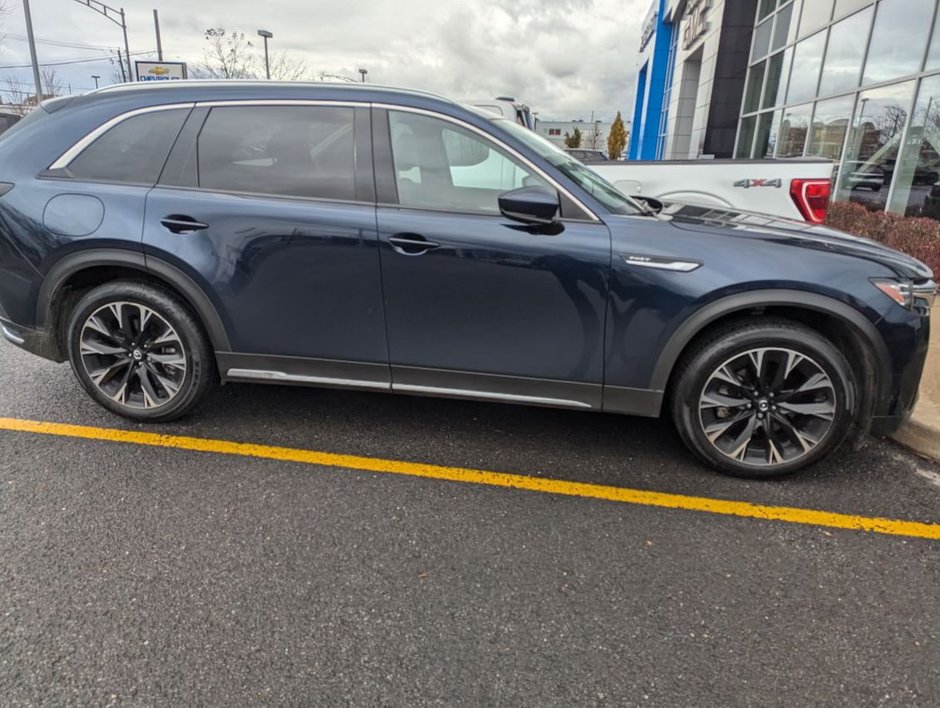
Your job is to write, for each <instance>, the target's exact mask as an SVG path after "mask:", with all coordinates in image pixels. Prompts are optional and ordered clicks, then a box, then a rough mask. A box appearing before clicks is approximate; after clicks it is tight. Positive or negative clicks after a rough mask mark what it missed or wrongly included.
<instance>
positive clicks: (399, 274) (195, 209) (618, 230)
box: [0, 82, 935, 476]
mask: <svg viewBox="0 0 940 708" xmlns="http://www.w3.org/2000/svg"><path fill="white" fill-rule="evenodd" d="M932 277H933V276H932V273H931V272H930V270H929V269H928V268H926V267H925V266H924V265H922V264H921V263H919V262H918V261H916V260H914V259H912V258H909V257H907V256H904V255H902V254H900V253H897V252H895V251H893V250H890V249H888V248H885V247H883V246H880V245H877V244H875V243H872V242H869V241H866V240H863V239H859V238H854V237H852V236H849V235H846V234H842V233H839V232H836V231H833V230H830V229H826V228H822V227H812V226H809V225H807V224H805V223H793V222H785V221H779V220H774V219H771V218H768V217H764V216H759V215H756V214H748V213H739V212H728V211H722V210H716V209H710V208H699V207H692V206H681V205H665V206H664V205H662V204H655V203H641V202H639V201H636V200H633V199H630V198H628V197H625V196H624V195H622V194H620V193H619V192H617V191H616V190H615V189H614V188H612V187H611V186H610V185H609V184H608V183H606V182H605V181H604V180H603V179H601V178H599V177H598V176H596V175H595V174H594V173H593V172H591V171H590V170H589V169H588V168H586V167H585V166H584V165H582V164H580V163H579V162H578V161H577V160H575V159H573V158H571V157H570V156H568V155H566V154H565V153H564V152H563V151H561V150H558V149H557V148H555V147H553V146H552V145H550V144H549V143H547V142H545V141H544V140H542V139H541V138H539V137H538V136H537V135H535V134H534V133H532V132H531V131H529V130H527V129H525V128H523V127H522V126H519V125H517V124H515V123H513V122H511V121H508V120H505V119H502V118H495V117H493V116H487V115H484V114H481V113H478V112H476V111H475V110H473V109H469V108H464V107H461V106H460V105H457V104H455V103H451V102H448V101H446V100H444V99H441V98H437V97H434V96H430V95H426V94H421V93H415V92H406V91H399V90H394V89H385V88H376V87H371V86H340V85H329V84H300V83H291V84H280V83H273V82H263V83H258V82H215V83H199V82H179V83H175V82H174V83H173V84H162V85H157V86H121V87H115V88H110V89H103V90H100V91H96V92H94V93H91V94H86V95H84V96H77V97H69V98H64V99H56V100H53V101H49V102H47V103H45V104H43V106H42V108H41V109H38V110H35V111H33V113H32V114H31V115H30V116H29V117H27V118H26V119H25V120H23V121H22V122H21V123H20V124H18V125H17V126H15V127H14V128H12V129H11V130H9V131H8V132H6V133H5V134H4V135H3V136H2V137H0V322H2V326H3V334H4V336H5V338H6V339H8V340H9V341H11V342H13V343H14V344H17V345H19V346H21V347H23V348H25V349H28V350H29V351H32V352H34V353H36V354H38V355H40V356H44V357H46V358H49V359H52V360H54V361H65V360H66V359H68V360H69V362H70V363H71V365H72V368H73V369H74V371H75V374H76V376H77V377H78V379H79V381H80V382H81V383H82V385H83V386H84V387H85V389H86V390H87V391H88V393H89V394H90V395H91V396H92V397H93V398H94V399H95V400H97V401H98V402H99V403H100V404H101V405H103V406H105V407H106V408H108V409H109V410H111V411H113V412H115V413H118V414H120V415H123V416H126V417H128V418H132V419H134V420H138V421H165V420H170V419H172V418H176V417H177V416H180V415H182V414H184V413H186V412H187V411H189V410H190V409H192V408H193V407H194V406H195V405H196V404H197V403H198V402H199V401H200V400H201V399H203V398H204V397H205V395H206V393H207V392H208V391H209V390H210V388H211V387H212V386H214V385H215V384H217V383H218V382H219V381H221V382H223V383H225V382H232V381H254V382H257V381H263V382H271V383H294V384H307V385H313V386H333V387H340V388H352V389H364V390H373V391H393V392H401V393H410V394H419V395H431V396H446V397H454V398H471V399H483V400H489V401H502V402H511V403H524V404H533V405H544V406H555V407H563V408H574V409H583V410H586V411H607V412H611V413H625V414H630V415H641V416H658V415H660V414H661V413H662V412H663V411H668V412H669V414H670V415H671V417H672V419H673V421H674V422H675V424H676V427H677V428H678V430H679V433H680V435H681V437H682V439H683V440H684V441H685V443H686V444H687V445H688V446H689V448H690V449H691V450H692V451H693V452H694V453H695V454H697V455H698V456H699V457H700V458H702V459H703V460H705V461H706V462H708V463H710V464H711V465H713V466H714V467H716V468H718V469H720V470H722V471H725V472H728V473H731V474H737V475H744V476H771V475H777V474H783V473H786V472H791V471H793V470H796V469H798V468H800V467H803V466H805V465H808V464H810V463H812V462H815V461H817V460H819V459H820V458H821V457H823V456H824V455H826V454H828V453H831V452H832V451H833V450H835V449H836V448H837V447H839V446H840V445H842V444H843V443H846V442H847V441H848V442H850V443H852V442H855V441H858V440H860V439H861V437H862V436H863V435H864V434H865V433H867V431H868V430H870V429H871V428H872V427H873V426H874V427H875V428H876V429H877V430H880V431H886V430H890V429H892V428H894V427H896V426H898V425H899V424H900V423H901V422H903V420H904V419H905V417H906V416H907V415H908V414H909V412H910V410H911V408H912V406H913V405H914V402H915V399H916V396H917V387H918V383H919V380H920V375H921V370H922V368H923V364H924V359H925V356H926V352H927V336H928V326H929V319H928V318H929V308H930V305H931V303H932V300H933V297H934V293H935V288H934V284H933V282H932ZM365 414H366V413H365V412H364V415H365ZM586 422H587V421H586Z"/></svg>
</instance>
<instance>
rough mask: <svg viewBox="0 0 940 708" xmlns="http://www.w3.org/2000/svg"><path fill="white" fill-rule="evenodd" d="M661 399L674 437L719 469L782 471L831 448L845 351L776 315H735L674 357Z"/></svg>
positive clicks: (846, 407)
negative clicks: (672, 379)
mask: <svg viewBox="0 0 940 708" xmlns="http://www.w3.org/2000/svg"><path fill="white" fill-rule="evenodd" d="M680 366H681V368H680V370H679V373H678V376H677V378H676V385H675V386H674V388H673V392H672V398H671V404H672V416H673V422H674V423H675V425H676V428H677V430H678V431H679V435H680V437H681V438H682V440H683V442H685V444H686V445H687V446H688V447H689V449H690V450H692V452H694V453H695V454H696V455H697V456H698V457H699V458H701V459H702V460H704V461H705V462H707V463H708V464H710V465H711V466H713V467H715V468H717V469H718V470H720V471H722V472H725V473H727V474H731V475H735V476H738V477H751V478H766V477H776V476H780V475H784V474H789V473H791V472H795V471H797V470H799V469H802V468H804V467H806V466H808V465H811V464H813V463H814V462H817V461H818V460H820V459H822V458H823V457H825V456H826V455H829V454H830V453H832V452H833V451H835V450H836V449H837V448H838V447H839V446H840V445H841V444H842V443H843V442H844V441H845V439H846V437H847V435H848V433H849V431H850V429H851V427H852V422H853V420H854V418H855V415H856V399H857V397H856V395H855V390H856V384H855V377H854V375H853V372H852V369H851V367H850V366H849V364H848V362H847V361H846V360H845V357H844V356H842V354H841V353H840V352H839V350H838V349H837V348H836V347H835V346H833V344H832V343H831V342H829V341H828V340H826V339H825V338H824V337H822V336H821V335H819V334H818V333H817V332H815V331H814V330H812V329H810V328H808V327H804V326H802V325H799V324H796V323H793V322H789V321H786V320H763V321H752V322H745V323H738V324H736V325H733V326H731V327H728V328H725V329H723V330H721V331H719V332H716V333H715V335H714V336H713V337H710V338H709V339H708V340H706V341H703V342H702V343H701V344H699V345H697V346H696V347H695V349H694V350H693V351H691V352H690V353H689V354H688V355H687V356H686V357H685V358H684V360H683V363H682V364H681V365H680Z"/></svg>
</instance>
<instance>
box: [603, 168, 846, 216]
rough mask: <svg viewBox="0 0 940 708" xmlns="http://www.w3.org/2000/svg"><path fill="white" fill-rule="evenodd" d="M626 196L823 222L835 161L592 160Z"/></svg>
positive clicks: (607, 178)
mask: <svg viewBox="0 0 940 708" xmlns="http://www.w3.org/2000/svg"><path fill="white" fill-rule="evenodd" d="M588 167H589V168H591V169H592V170H594V171H595V172H597V173H598V174H599V175H601V176H602V177H603V178H604V179H606V180H607V181H608V182H610V183H611V184H613V185H614V186H615V187H616V188H617V189H618V190H620V191H621V192H623V193H624V194H628V195H630V196H634V197H641V198H644V197H645V198H652V199H655V200H659V201H663V202H681V203H684V204H696V205H701V206H709V207H718V208H723V209H734V210H738V211H750V212H757V213H759V214H770V215H773V216H782V217H785V218H788V219H798V220H799V219H802V220H804V221H809V222H811V223H815V224H819V223H823V222H824V221H825V220H826V211H827V209H828V207H829V197H830V196H831V193H832V184H833V169H834V167H835V165H834V163H832V162H830V161H829V160H819V159H795V160H661V161H625V162H620V161H614V160H611V161H609V162H598V163H591V164H589V165H588Z"/></svg>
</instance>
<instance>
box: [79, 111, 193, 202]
mask: <svg viewBox="0 0 940 708" xmlns="http://www.w3.org/2000/svg"><path fill="white" fill-rule="evenodd" d="M187 115H189V109H188V108H173V109H169V110H166V111H154V112H152V113H144V114H142V115H139V116H133V117H131V118H128V119H127V120H124V121H122V122H120V123H118V124H117V125H116V126H114V127H113V128H111V130H109V131H108V132H107V133H105V134H104V135H102V136H101V137H100V138H98V139H97V140H95V142H93V143H92V144H91V145H89V146H88V147H87V148H85V149H84V150H83V151H82V152H81V154H79V156H78V157H76V158H75V159H74V160H72V162H71V163H69V166H68V172H69V174H70V175H71V176H72V177H75V178H77V179H89V180H102V181H106V182H130V183H133V184H148V185H149V184H156V181H157V178H158V177H160V171H161V170H162V169H163V163H164V162H166V157H167V155H169V153H170V148H172V147H173V142H174V141H175V140H176V136H177V135H178V134H179V132H180V128H182V127H183V121H185V120H186V116H187Z"/></svg>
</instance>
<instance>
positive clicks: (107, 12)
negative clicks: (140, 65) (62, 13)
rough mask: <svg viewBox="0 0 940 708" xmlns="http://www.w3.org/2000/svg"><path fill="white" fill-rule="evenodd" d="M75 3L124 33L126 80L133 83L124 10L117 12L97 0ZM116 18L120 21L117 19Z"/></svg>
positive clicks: (78, 0) (76, 0)
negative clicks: (108, 21)
mask: <svg viewBox="0 0 940 708" xmlns="http://www.w3.org/2000/svg"><path fill="white" fill-rule="evenodd" d="M75 2H77V3H78V4H79V5H84V6H85V7H90V8H91V9H92V10H94V11H95V12H97V13H98V14H99V15H104V16H105V17H107V18H108V19H109V20H111V21H112V22H113V23H114V24H116V25H117V26H118V27H120V28H121V29H122V30H123V31H124V54H125V56H126V58H127V80H128V81H133V80H134V70H133V69H132V68H131V50H130V47H129V46H128V44H127V20H126V19H125V17H124V8H123V7H122V8H121V9H119V10H115V9H114V8H113V7H111V6H110V5H105V4H104V3H103V2H98V0H75ZM118 17H120V18H121V19H118ZM118 54H119V55H120V52H118Z"/></svg>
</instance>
